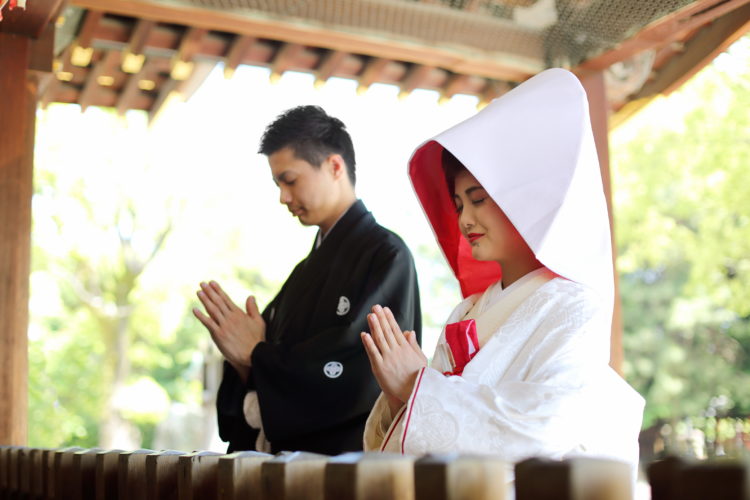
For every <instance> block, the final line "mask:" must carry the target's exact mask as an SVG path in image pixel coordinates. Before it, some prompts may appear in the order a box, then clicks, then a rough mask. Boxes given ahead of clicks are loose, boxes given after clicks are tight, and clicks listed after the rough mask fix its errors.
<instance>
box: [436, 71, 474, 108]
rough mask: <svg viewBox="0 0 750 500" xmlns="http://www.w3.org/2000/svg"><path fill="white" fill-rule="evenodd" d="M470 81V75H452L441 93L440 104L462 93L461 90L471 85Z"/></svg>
mask: <svg viewBox="0 0 750 500" xmlns="http://www.w3.org/2000/svg"><path fill="white" fill-rule="evenodd" d="M470 79H471V76H469V75H451V76H450V77H449V78H448V80H447V81H446V82H445V85H444V86H443V88H442V89H441V91H440V102H443V103H444V102H447V101H449V100H450V99H451V98H452V97H453V96H454V95H456V94H458V93H459V92H461V89H462V88H465V87H466V86H467V85H468V84H469V80H470Z"/></svg>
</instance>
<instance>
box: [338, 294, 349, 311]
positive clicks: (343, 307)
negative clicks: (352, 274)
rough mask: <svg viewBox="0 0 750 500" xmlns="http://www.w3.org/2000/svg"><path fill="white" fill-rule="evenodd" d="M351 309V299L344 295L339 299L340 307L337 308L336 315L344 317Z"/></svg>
mask: <svg viewBox="0 0 750 500" xmlns="http://www.w3.org/2000/svg"><path fill="white" fill-rule="evenodd" d="M350 308H351V304H350V303H349V299H347V298H346V297H344V296H343V295H342V296H341V297H339V305H338V306H337V307H336V314H337V315H339V316H343V315H345V314H346V313H348V312H349V309H350Z"/></svg>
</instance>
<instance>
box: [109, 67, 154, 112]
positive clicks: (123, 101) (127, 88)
mask: <svg viewBox="0 0 750 500" xmlns="http://www.w3.org/2000/svg"><path fill="white" fill-rule="evenodd" d="M152 65H153V59H147V60H146V62H145V63H144V64H143V65H142V66H141V69H140V70H139V71H138V73H136V74H134V75H130V76H129V77H128V79H127V81H126V82H125V85H124V86H123V87H122V90H120V96H119V97H118V99H117V105H116V106H115V108H116V109H117V113H118V114H119V115H120V116H122V115H124V114H125V112H126V111H127V110H129V109H130V108H131V105H132V103H133V101H134V100H135V98H136V97H137V96H138V94H140V93H141V90H142V89H141V87H140V85H141V80H144V79H145V78H146V76H147V75H148V74H149V72H150V71H151V67H152Z"/></svg>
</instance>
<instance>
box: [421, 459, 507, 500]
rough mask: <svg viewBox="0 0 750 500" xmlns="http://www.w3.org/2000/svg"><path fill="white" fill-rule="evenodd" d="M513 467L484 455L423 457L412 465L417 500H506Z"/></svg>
mask: <svg viewBox="0 0 750 500" xmlns="http://www.w3.org/2000/svg"><path fill="white" fill-rule="evenodd" d="M512 470H513V465H512V464H510V463H507V462H505V461H503V460H500V459H499V458H497V457H493V456H486V455H455V454H449V455H426V456H424V457H422V458H420V459H419V460H417V461H416V462H415V464H414V487H415V493H416V499H417V500H428V499H429V500H458V499H461V498H471V499H473V500H490V499H494V500H505V499H506V498H510V497H511V495H509V494H508V491H509V488H512V486H509V479H510V477H511V474H509V472H512Z"/></svg>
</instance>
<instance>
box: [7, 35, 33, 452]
mask: <svg viewBox="0 0 750 500" xmlns="http://www.w3.org/2000/svg"><path fill="white" fill-rule="evenodd" d="M30 54H31V40H30V39H29V38H28V37H25V36H22V35H16V34H10V33H0V68H2V71H0V130H2V131H3V133H1V134H0V318H2V319H1V320H0V321H1V323H0V402H2V403H1V404H0V408H2V410H0V443H3V444H15V445H24V444H26V432H27V431H26V427H27V424H26V420H27V412H28V409H27V407H28V389H27V385H28V381H27V378H28V354H27V340H26V338H27V337H26V330H27V328H28V321H29V312H28V302H29V265H30V255H31V193H32V169H33V151H34V125H35V109H36V82H35V81H34V80H33V79H31V80H29V79H27V71H26V70H27V67H28V64H29V60H30Z"/></svg>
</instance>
